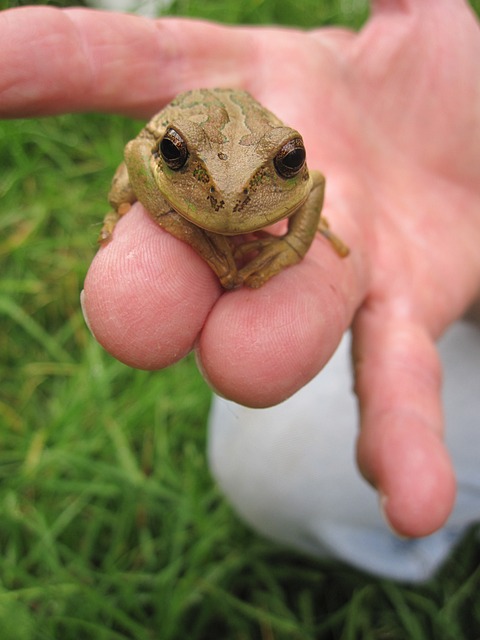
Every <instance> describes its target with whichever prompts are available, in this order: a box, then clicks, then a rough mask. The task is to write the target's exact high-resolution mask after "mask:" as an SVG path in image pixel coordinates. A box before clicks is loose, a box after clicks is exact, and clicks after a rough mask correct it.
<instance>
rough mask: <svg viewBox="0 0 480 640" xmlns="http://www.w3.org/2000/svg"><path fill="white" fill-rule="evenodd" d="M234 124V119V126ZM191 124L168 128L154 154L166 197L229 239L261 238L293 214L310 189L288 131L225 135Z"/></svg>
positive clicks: (231, 123) (296, 140)
mask: <svg viewBox="0 0 480 640" xmlns="http://www.w3.org/2000/svg"><path fill="white" fill-rule="evenodd" d="M227 120H228V119H227ZM211 125H212V123H211V120H210V121H208V122H205V121H204V122H195V121H193V120H192V118H188V119H187V118H185V119H182V118H178V119H176V120H174V121H172V122H166V123H165V124H164V127H163V128H162V131H161V132H160V136H159V137H158V138H157V140H156V142H155V145H154V147H153V149H152V157H151V169H152V173H153V176H154V179H155V182H156V184H157V186H158V189H159V192H160V193H161V194H162V196H163V197H164V198H165V199H166V200H167V201H168V202H169V203H170V204H171V205H172V207H173V208H174V209H175V210H176V211H177V212H178V213H180V214H181V215H182V216H184V217H185V218H187V219H188V220H190V221H191V222H192V223H194V224H196V225H198V226H200V227H202V228H204V229H207V230H209V231H213V232H215V233H220V234H225V235H235V234H241V233H248V232H251V231H256V230H258V229H261V228H263V227H265V226H267V225H269V224H273V223H274V222H276V221H278V220H281V219H283V218H285V217H287V216H289V215H291V214H292V213H293V212H294V211H295V210H296V209H298V207H299V206H300V205H301V204H303V202H304V201H305V200H306V199H307V197H308V194H309V192H310V189H311V179H310V176H309V172H308V168H307V164H306V154H305V147H304V143H303V140H302V137H301V136H300V134H299V133H298V132H297V131H295V130H294V129H291V128H289V127H286V126H284V125H283V124H279V125H278V126H264V127H262V129H261V131H260V132H259V131H252V130H249V129H246V128H245V126H244V125H243V123H240V124H239V123H236V122H235V120H228V121H227V123H226V124H225V120H223V125H222V127H221V128H218V129H214V128H212V126H211Z"/></svg>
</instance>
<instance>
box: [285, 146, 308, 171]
mask: <svg viewBox="0 0 480 640" xmlns="http://www.w3.org/2000/svg"><path fill="white" fill-rule="evenodd" d="M304 162H305V149H294V150H293V151H290V153H287V155H286V156H285V157H284V158H283V164H284V165H285V166H286V167H288V168H289V169H292V171H298V170H299V169H301V168H302V166H303V163H304Z"/></svg>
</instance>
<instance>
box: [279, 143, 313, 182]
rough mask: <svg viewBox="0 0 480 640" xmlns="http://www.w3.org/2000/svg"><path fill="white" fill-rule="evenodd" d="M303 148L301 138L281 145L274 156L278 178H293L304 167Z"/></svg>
mask: <svg viewBox="0 0 480 640" xmlns="http://www.w3.org/2000/svg"><path fill="white" fill-rule="evenodd" d="M305 158H306V154H305V147H304V146H303V140H302V139H301V138H294V139H293V140H289V141H288V142H287V143H285V144H284V145H283V147H282V148H281V149H280V151H279V152H278V153H277V155H276V156H275V160H274V164H275V169H276V170H277V173H278V175H279V176H280V177H282V178H285V179H286V180H287V179H289V178H294V177H295V176H296V175H297V174H298V173H300V171H301V170H302V169H303V167H304V165H305Z"/></svg>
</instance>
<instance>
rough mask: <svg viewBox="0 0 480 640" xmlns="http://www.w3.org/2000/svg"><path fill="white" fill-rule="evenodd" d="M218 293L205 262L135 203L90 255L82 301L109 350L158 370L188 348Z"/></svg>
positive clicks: (137, 364) (129, 361)
mask: <svg viewBox="0 0 480 640" xmlns="http://www.w3.org/2000/svg"><path fill="white" fill-rule="evenodd" d="M219 295H220V285H219V283H218V281H217V279H216V278H215V276H214V274H213V272H212V271H211V270H210V268H209V267H208V266H207V264H206V263H205V262H204V261H203V260H202V259H201V258H200V257H199V256H198V255H197V254H196V253H195V252H194V251H193V250H192V249H191V248H190V247H188V246H187V245H186V244H184V243H183V242H180V241H179V240H176V239H175V238H173V237H172V236H170V235H169V234H168V233H165V232H164V231H163V230H162V229H160V228H159V227H158V226H157V225H156V224H155V223H154V222H153V220H152V219H151V218H150V216H148V214H147V213H146V212H145V210H144V209H143V208H142V207H141V206H140V205H138V204H137V205H134V206H133V207H132V209H131V210H130V211H129V212H128V213H127V214H126V215H125V216H124V217H123V218H122V219H121V220H120V221H119V223H118V224H117V226H116V228H115V230H114V236H113V238H112V240H111V241H110V242H109V244H107V245H106V246H105V247H103V248H101V249H100V251H99V252H98V253H97V255H96V256H95V259H94V260H93V262H92V265H91V266H90V270H89V272H88V274H87V277H86V280H85V285H84V292H83V300H82V304H83V308H84V312H85V316H86V319H87V322H88V325H89V327H90V329H91V331H92V333H93V334H94V336H95V338H96V339H97V340H98V341H99V342H100V344H102V346H103V347H104V348H105V349H106V350H107V351H109V352H110V353H111V354H112V355H114V356H115V357H116V358H118V359H119V360H121V361H122V362H124V363H126V364H128V365H130V366H133V367H137V368H141V369H160V368H163V367H166V366H168V365H170V364H172V363H174V362H176V361H177V360H180V359H181V358H182V357H183V356H185V355H186V354H187V353H188V352H189V351H190V350H191V349H192V348H193V345H194V343H195V340H196V339H197V336H198V334H199V332H200V331H201V329H202V327H203V325H204V323H205V319H206V317H207V316H208V313H209V311H210V309H211V307H212V306H213V304H214V303H215V300H216V299H217V298H218V296H219Z"/></svg>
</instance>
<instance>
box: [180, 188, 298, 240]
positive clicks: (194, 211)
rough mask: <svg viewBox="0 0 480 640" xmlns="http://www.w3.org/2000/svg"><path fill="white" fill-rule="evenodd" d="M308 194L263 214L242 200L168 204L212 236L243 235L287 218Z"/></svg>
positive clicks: (259, 208)
mask: <svg viewBox="0 0 480 640" xmlns="http://www.w3.org/2000/svg"><path fill="white" fill-rule="evenodd" d="M307 198H308V194H307V195H306V196H305V197H304V198H303V199H302V200H300V201H299V200H298V199H296V201H295V203H294V204H290V206H288V205H289V203H288V202H283V203H281V204H280V205H279V206H276V207H275V208H274V209H273V210H270V209H269V210H267V211H262V209H263V208H264V207H255V206H252V203H251V201H248V200H247V197H245V198H244V199H243V200H240V201H239V200H238V199H237V201H236V202H235V203H234V204H229V203H227V202H225V201H224V200H220V201H214V202H212V203H211V207H208V208H205V209H200V208H199V207H198V206H196V204H195V203H186V202H185V203H183V205H184V206H182V207H178V205H177V204H176V203H170V204H171V205H172V207H173V208H174V209H175V211H176V212H177V213H179V214H180V215H181V216H183V217H184V218H185V219H186V220H188V221H189V222H191V223H192V224H194V225H195V226H197V227H201V228H202V229H205V231H210V232H213V233H218V234H221V235H226V236H236V235H242V234H245V233H254V232H255V231H260V230H261V229H264V228H265V227H269V226H270V225H273V224H275V223H277V222H279V221H280V220H283V219H285V218H289V217H290V216H291V215H293V214H294V213H295V211H297V210H298V209H299V208H300V207H301V206H302V205H303V204H304V203H305V201H306V200H307Z"/></svg>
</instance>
